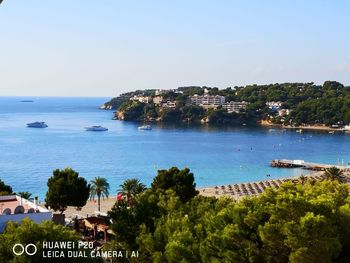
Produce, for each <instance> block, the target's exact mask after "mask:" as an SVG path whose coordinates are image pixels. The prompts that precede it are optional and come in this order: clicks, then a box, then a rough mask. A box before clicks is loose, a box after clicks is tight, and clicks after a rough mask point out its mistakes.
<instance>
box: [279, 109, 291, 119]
mask: <svg viewBox="0 0 350 263" xmlns="http://www.w3.org/2000/svg"><path fill="white" fill-rule="evenodd" d="M289 113H290V110H289V109H280V110H278V116H280V117H283V116H287V115H289Z"/></svg>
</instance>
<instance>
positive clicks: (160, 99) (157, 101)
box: [153, 96, 163, 105]
mask: <svg viewBox="0 0 350 263" xmlns="http://www.w3.org/2000/svg"><path fill="white" fill-rule="evenodd" d="M162 102H163V96H155V97H154V98H153V103H154V104H155V105H160V104H161V103H162Z"/></svg>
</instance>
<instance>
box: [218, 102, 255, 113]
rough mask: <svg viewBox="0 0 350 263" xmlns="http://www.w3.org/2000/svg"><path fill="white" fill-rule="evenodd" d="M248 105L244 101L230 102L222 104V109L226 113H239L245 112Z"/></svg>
mask: <svg viewBox="0 0 350 263" xmlns="http://www.w3.org/2000/svg"><path fill="white" fill-rule="evenodd" d="M248 104H249V103H248V102H245V101H230V102H226V103H224V104H222V108H223V109H225V110H227V112H228V113H232V112H236V113H239V112H240V111H242V110H246V109H247V105H248Z"/></svg>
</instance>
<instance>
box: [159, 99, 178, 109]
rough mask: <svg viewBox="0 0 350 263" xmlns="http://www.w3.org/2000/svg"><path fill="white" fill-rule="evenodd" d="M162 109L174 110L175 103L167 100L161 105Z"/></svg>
mask: <svg viewBox="0 0 350 263" xmlns="http://www.w3.org/2000/svg"><path fill="white" fill-rule="evenodd" d="M162 107H163V108H169V109H175V108H176V101H170V100H167V101H166V102H164V103H163V104H162Z"/></svg>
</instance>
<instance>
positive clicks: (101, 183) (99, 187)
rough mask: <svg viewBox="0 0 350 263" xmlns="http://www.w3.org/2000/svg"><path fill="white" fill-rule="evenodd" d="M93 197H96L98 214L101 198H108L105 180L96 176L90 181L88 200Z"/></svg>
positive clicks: (107, 184) (107, 187) (107, 185)
mask: <svg viewBox="0 0 350 263" xmlns="http://www.w3.org/2000/svg"><path fill="white" fill-rule="evenodd" d="M95 196H97V204H98V211H99V212H100V209H101V201H100V200H101V197H102V198H105V197H106V198H108V196H109V183H108V182H107V179H106V178H102V177H99V176H98V177H95V179H94V180H92V181H91V188H90V198H92V199H94V198H95Z"/></svg>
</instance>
